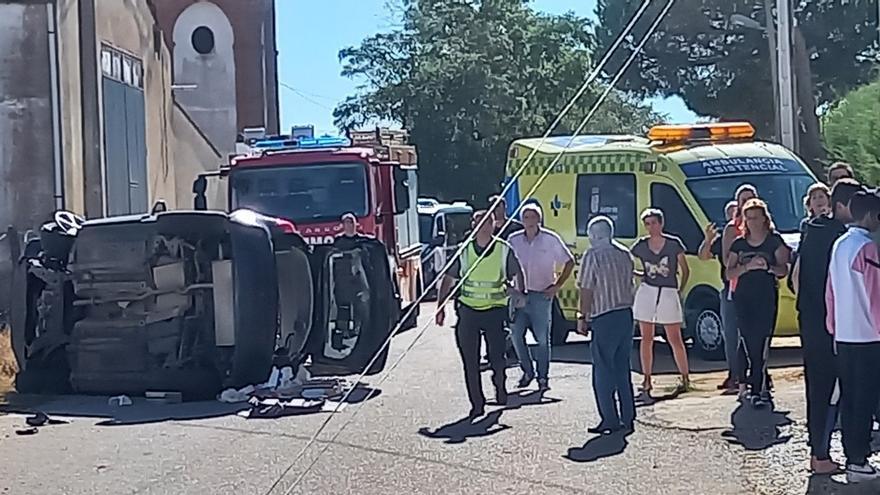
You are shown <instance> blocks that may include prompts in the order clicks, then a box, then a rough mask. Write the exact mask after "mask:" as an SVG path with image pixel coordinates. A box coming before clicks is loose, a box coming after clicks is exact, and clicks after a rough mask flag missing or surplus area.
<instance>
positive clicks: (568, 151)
mask: <svg viewBox="0 0 880 495" xmlns="http://www.w3.org/2000/svg"><path fill="white" fill-rule="evenodd" d="M514 146H520V147H523V148H528V149H531V150H535V151H537V152H538V153H542V154H549V155H556V154H559V153H560V152H561V153H563V154H565V155H572V154H589V153H597V154H603V155H604V154H608V153H615V152H641V153H649V154H655V155H657V156H663V157H665V158H667V159H669V160H671V161H673V162H675V163H689V162H694V161H699V160H711V159H720V158H731V157H741V156H749V157H755V158H761V157H767V158H770V157H775V158H790V159H794V160H800V159H799V158H798V157H797V156H796V155H795V154H794V153H792V152H791V151H789V150H788V149H786V148H785V147H783V146H780V145H778V144H773V143H767V142H763V141H740V142H719V143H705V144H698V145H693V146H682V147H657V146H652V145H651V141H649V140H648V139H647V138H644V137H639V136H631V135H584V136H576V137H574V138H572V137H571V136H553V137H549V138H547V139H546V140H542V139H541V138H524V139H517V140H516V141H514V142H513V144H511V148H513V147H514ZM518 158H519V159H520V160H524V159H526V158H527V156H523V155H520V156H519V157H518Z"/></svg>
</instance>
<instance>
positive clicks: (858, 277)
mask: <svg viewBox="0 0 880 495" xmlns="http://www.w3.org/2000/svg"><path fill="white" fill-rule="evenodd" d="M849 206H850V211H851V213H852V217H853V219H854V223H853V224H852V225H850V227H849V229H848V230H847V231H846V233H845V234H843V236H841V237H840V238H839V239H838V240H837V241H835V243H834V247H833V248H832V251H831V262H830V264H829V271H828V282H827V284H826V289H825V305H826V307H827V309H828V313H827V321H826V323H827V326H828V331H829V332H830V333H831V334H832V335H834V342H835V346H836V348H837V368H838V379H839V384H840V416H841V426H842V430H843V452H844V455H845V456H846V475H847V479H848V480H849V481H850V482H853V483H856V482H860V481H868V480H872V479H877V478H880V472H878V471H877V469H875V468H874V467H873V466H872V465H871V464H870V463H869V462H868V456H870V454H871V429H872V426H873V424H872V423H873V413H874V410H875V408H876V407H877V402H878V401H880V387H878V386H877V382H876V378H877V376H878V375H880V251H878V248H877V244H876V243H875V242H873V239H872V238H871V233H872V232H876V231H877V230H878V228H880V196H878V193H877V191H876V190H875V191H859V192H858V193H856V194H855V195H854V196H853V198H852V200H850V205H849Z"/></svg>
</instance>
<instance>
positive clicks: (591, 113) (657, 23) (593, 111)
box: [285, 0, 675, 495]
mask: <svg viewBox="0 0 880 495" xmlns="http://www.w3.org/2000/svg"><path fill="white" fill-rule="evenodd" d="M650 2H651V0H646V3H650ZM674 4H675V0H669V1H668V2H667V3H666V6H665V7H664V8H663V10H662V11H661V12H660V13H659V14H658V16H657V18H656V19H655V20H654V22H653V23H652V24H651V26H650V28H649V29H648V31H647V33H645V36H644V37H643V38H642V40H641V41H640V42H639V44H638V46H637V47H636V49H635V50H633V52H632V54H630V56H629V58H627V60H626V62H625V63H624V64H623V66H622V67H621V68H620V69H619V70H618V71H617V73H616V74H615V76H614V78H613V79H612V81H611V83H610V84H609V85H608V86H607V87H606V89H605V91H603V93H602V94H601V95H600V96H599V98H598V99H597V100H596V102H595V103H594V104H593V106H592V107H591V108H590V111H589V112H588V113H587V115H586V117H584V119H583V120H582V121H581V122H580V125H578V128H577V129H576V130H575V132H574V134H572V136H571V137H570V138H569V141H568V144H567V145H566V146H565V147H564V148H563V149H562V150H560V151H559V153H557V154H556V157H555V158H554V159H553V161H552V162H551V163H550V164H549V165H547V166H546V167H545V169H544V172H543V173H542V174H541V176H540V177H538V180H537V181H536V182H535V184H534V186H532V188H531V189H530V190H529V192H528V193H527V194H526V197H531V196H532V195H533V194H534V193H535V191H537V189H538V187H540V185H541V183H543V182H544V180H546V179H547V177H548V176H549V175H550V172H552V171H553V168H554V167H555V166H556V164H557V163H558V162H559V160H560V159H561V158H562V155H564V154H565V150H566V149H567V148H568V147H569V146H571V144H573V143H574V140H575V139H576V138H577V137H578V134H580V132H581V131H583V129H584V127H586V125H587V124H588V123H589V122H590V120H592V118H593V116H594V115H595V114H596V111H597V110H598V109H599V107H600V106H601V105H602V103H604V102H605V99H606V98H607V97H608V95H609V94H611V91H613V89H614V85H615V84H617V82H618V81H620V78H621V77H622V76H623V74H624V72H626V70H627V69H628V68H629V66H630V65H632V63H633V62H634V61H635V59H636V57H637V56H638V54H639V53H640V52H641V51H642V49H643V48H644V46H645V44H646V43H647V41H648V39H650V37H651V36H652V35H653V34H654V31H656V29H657V27H658V26H660V22H662V21H663V18H664V17H666V14H668V13H669V10H670V9H672V6H673V5H674ZM539 147H540V146H536V147H535V149H537V148H539ZM524 168H525V165H524V166H523V167H521V168H520V171H522V170H523V169H524ZM511 183H512V182H511ZM509 184H510V183H508V185H509ZM501 196H503V193H502V194H501ZM499 204H500V200H497V201H496V203H495V204H493V205H492V206H490V208H489V211H492V209H494V208H495V207H497V206H498V205H499ZM525 205H526V203H525V202H521V203H520V204H519V205H518V206H517V207H516V210H515V211H514V213H513V215H511V216H510V218H508V219H507V220H506V221H505V222H504V225H502V227H501V229H500V230H504V228H506V227H507V226H508V225H509V224H510V222H511V221H513V218H514V217H515V216H516V215H517V214H518V213H519V212H520V210H522V208H523V207H524V206H525ZM488 218H489V215H485V216H484V217H483V219H482V220H481V222H480V223H479V224H478V225H477V226H475V227H474V229H473V230H472V232H471V234H470V235H469V236H468V239H466V240H465V242H463V243H462V246H467V244H468V243H469V242H470V241H471V240H472V238H473V236H474V234H475V232H476V231H477V230H479V228H480V227H481V225H482V223H483V222H484V221H486V220H487V219H488ZM461 250H462V248H461V247H460V248H459V251H461ZM460 254H461V253H460V252H457V253H456V256H455V257H453V258H452V259H453V260H454V259H455V258H457V257H458V255H460ZM486 254H488V253H487V252H486V251H484V252H483V254H481V255H480V256H479V257H478V258H477V260H476V261H475V262H474V263H472V264H471V266H470V268H469V269H468V271H467V272H466V273H465V274H464V275H462V276H461V277H460V278H459V280H458V282H457V283H456V285H455V287H453V289H452V290H451V291H450V292H449V294H448V295H447V296H446V298H445V299H444V300H443V302H442V304H440V305H438V308H440V307H443V306H445V305H446V304H447V303H448V302H449V300H450V299H452V297H453V294H455V292H456V291H458V289H459V288H461V286H462V284H463V283H464V280H465V279H466V278H467V277H468V276H469V275H470V274H471V273H472V272H473V271H474V270H475V269H476V267H477V265H478V264H479V262H480V260H482V259H483V258H484V257H485V256H486ZM451 263H452V262H450V263H449V264H448V265H447V266H446V267H444V270H443V272H442V273H441V276H442V274H444V273H445V272H446V271H448V269H449V266H451ZM435 316H436V313H435ZM430 324H431V322H430V321H429V322H428V323H427V324H426V325H424V326H423V327H422V328H421V330H420V331H419V333H418V334H416V336H415V338H413V340H412V342H410V344H409V346H407V348H406V349H404V351H403V353H401V355H400V356H399V357H398V358H397V359H396V360H395V361H394V363H392V365H391V367H389V368H388V369H387V370H386V371H385V373H384V374H383V375H382V378H381V379H380V380H379V382H378V383H377V384H376V387H380V386H381V385H382V384H383V383H385V380H386V379H387V378H388V377H389V376H391V373H392V372H393V371H394V369H395V368H397V366H398V365H399V364H400V363H401V362H402V361H403V358H404V357H406V355H407V353H409V351H410V350H412V349H413V347H415V345H416V343H418V341H419V339H420V338H421V337H422V336H423V335H424V334H425V332H426V331H427V329H428V327H429V326H430ZM365 402H366V401H363V402H361V403H359V404H358V405H357V407H356V408H355V409H354V411H353V412H352V414H351V416H349V417H348V419H347V420H346V421H345V422H344V423H343V424H342V426H341V427H340V428H339V430H337V431H336V433H335V434H334V435H333V436H332V437H331V438H330V440H329V441H327V442H326V443H325V444H324V447H323V448H322V449H321V450H320V452H318V455H316V456H315V458H314V459H312V462H310V463H309V465H308V466H306V469H305V470H304V471H303V472H302V473H301V474H300V475H299V477H297V479H296V481H294V483H293V485H291V486H290V488H288V489H287V491H285V495H290V493H292V492H293V489H294V488H296V487H297V486H298V485H299V484H300V483H301V482H302V480H303V479H304V478H305V476H306V475H307V474H308V473H309V472H310V471H311V469H312V468H313V467H314V466H315V464H316V463H317V462H318V460H319V459H320V458H321V456H322V455H323V454H324V453H325V452H326V451H327V449H329V448H330V446H331V445H333V443H334V442H335V441H336V439H337V438H338V437H339V435H340V434H341V433H342V431H343V430H345V428H346V427H348V425H349V424H351V422H352V421H354V418H355V417H357V414H358V412H359V411H360V409H361V407H363V404H364V403H365ZM340 404H341V402H340ZM337 407H338V406H337Z"/></svg>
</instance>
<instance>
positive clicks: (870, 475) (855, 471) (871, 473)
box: [846, 462, 880, 483]
mask: <svg viewBox="0 0 880 495" xmlns="http://www.w3.org/2000/svg"><path fill="white" fill-rule="evenodd" d="M876 479H880V472H877V470H876V469H874V466H872V465H871V464H870V463H868V462H866V463H864V464H862V465H858V464H847V465H846V480H847V481H848V482H850V483H861V482H864V481H871V480H876Z"/></svg>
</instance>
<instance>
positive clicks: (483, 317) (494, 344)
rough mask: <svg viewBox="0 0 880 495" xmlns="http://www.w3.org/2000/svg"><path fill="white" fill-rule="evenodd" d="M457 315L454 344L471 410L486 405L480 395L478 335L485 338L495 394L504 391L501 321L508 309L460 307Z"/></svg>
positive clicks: (503, 346)
mask: <svg viewBox="0 0 880 495" xmlns="http://www.w3.org/2000/svg"><path fill="white" fill-rule="evenodd" d="M457 312H458V323H456V326H455V343H456V345H457V346H458V352H459V354H461V363H462V365H463V366H464V381H465V385H466V386H467V393H468V398H469V399H470V402H471V408H472V409H482V408H483V407H484V406H485V405H486V396H485V395H483V383H482V380H481V378H480V335H481V334H482V335H485V337H486V350H487V353H488V354H489V366H490V367H491V368H492V383H493V384H494V385H495V391H496V393H498V392H502V391H506V389H505V383H504V382H505V379H506V376H505V369H506V367H507V363H506V362H505V359H504V350H505V344H506V343H505V334H504V322H505V320H506V319H507V308H506V307H504V308H495V309H489V310H484V311H478V310H475V309H471V308H469V307H467V306H465V305H463V304H459V305H458V308H457Z"/></svg>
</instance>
